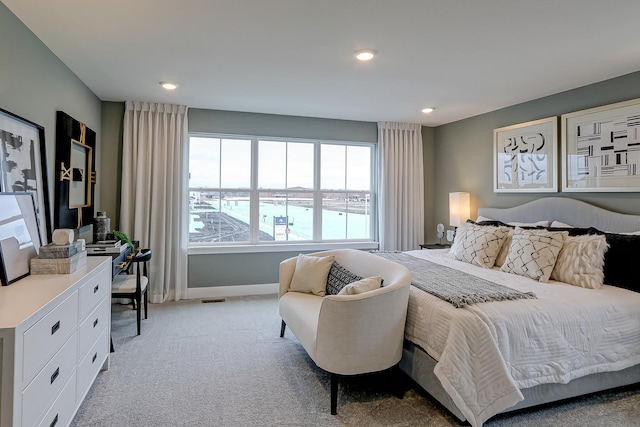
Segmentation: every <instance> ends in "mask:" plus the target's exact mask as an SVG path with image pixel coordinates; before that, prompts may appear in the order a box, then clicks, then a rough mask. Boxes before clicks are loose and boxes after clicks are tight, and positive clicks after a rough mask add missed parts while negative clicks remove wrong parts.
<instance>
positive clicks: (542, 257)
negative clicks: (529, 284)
mask: <svg viewBox="0 0 640 427" xmlns="http://www.w3.org/2000/svg"><path fill="white" fill-rule="evenodd" d="M568 234H569V233H568V232H566V231H554V232H552V231H547V230H525V229H522V228H520V227H516V229H515V230H514V231H513V237H512V238H511V246H509V253H508V254H507V259H506V260H505V262H504V264H503V265H502V267H500V270H501V271H505V272H507V273H513V274H517V275H519V276H525V277H530V278H532V279H534V280H538V281H540V282H548V281H549V276H550V275H551V271H552V270H553V266H554V265H555V264H556V260H557V258H558V254H559V253H560V249H562V244H563V243H564V241H565V240H566V238H567V235H568Z"/></svg>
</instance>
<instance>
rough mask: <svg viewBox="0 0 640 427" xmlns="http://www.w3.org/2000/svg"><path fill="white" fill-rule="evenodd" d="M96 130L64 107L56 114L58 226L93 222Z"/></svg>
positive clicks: (56, 206) (78, 225)
mask: <svg viewBox="0 0 640 427" xmlns="http://www.w3.org/2000/svg"><path fill="white" fill-rule="evenodd" d="M95 146H96V133H95V132H94V131H93V130H91V129H89V128H88V127H87V125H85V124H84V123H82V122H79V121H78V120H75V119H74V118H73V117H71V116H69V115H68V114H66V113H65V112H63V111H58V112H57V116H56V168H59V169H58V170H57V173H56V202H55V218H54V224H55V228H71V229H80V228H82V227H85V226H87V225H89V224H93V204H94V203H93V202H94V187H95V183H96V171H95V152H94V150H95Z"/></svg>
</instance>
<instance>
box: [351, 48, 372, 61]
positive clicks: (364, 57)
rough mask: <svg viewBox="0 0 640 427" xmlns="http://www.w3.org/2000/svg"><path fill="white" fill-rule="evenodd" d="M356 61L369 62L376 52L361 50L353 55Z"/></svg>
mask: <svg viewBox="0 0 640 427" xmlns="http://www.w3.org/2000/svg"><path fill="white" fill-rule="evenodd" d="M354 55H355V56H356V59H357V60H358V61H369V60H371V59H373V57H374V56H376V51H375V50H371V49H363V50H359V51H357V52H356V53H354Z"/></svg>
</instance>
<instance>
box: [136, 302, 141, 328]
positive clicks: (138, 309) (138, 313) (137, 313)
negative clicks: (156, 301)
mask: <svg viewBox="0 0 640 427" xmlns="http://www.w3.org/2000/svg"><path fill="white" fill-rule="evenodd" d="M136 302H137V303H138V307H137V310H136V318H137V320H138V335H140V322H141V319H140V315H141V314H142V298H141V297H138V298H137V301H136Z"/></svg>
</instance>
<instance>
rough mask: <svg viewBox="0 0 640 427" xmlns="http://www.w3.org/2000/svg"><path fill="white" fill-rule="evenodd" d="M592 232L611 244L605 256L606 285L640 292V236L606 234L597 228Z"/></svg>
mask: <svg viewBox="0 0 640 427" xmlns="http://www.w3.org/2000/svg"><path fill="white" fill-rule="evenodd" d="M592 232H593V234H601V235H604V236H605V238H606V240H607V243H608V244H609V250H607V252H606V253H605V255H604V284H605V285H611V286H617V287H619V288H625V289H629V290H632V291H635V292H640V280H638V264H637V262H638V254H640V235H633V234H617V233H605V232H602V231H600V230H597V229H595V228H593V229H592Z"/></svg>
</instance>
